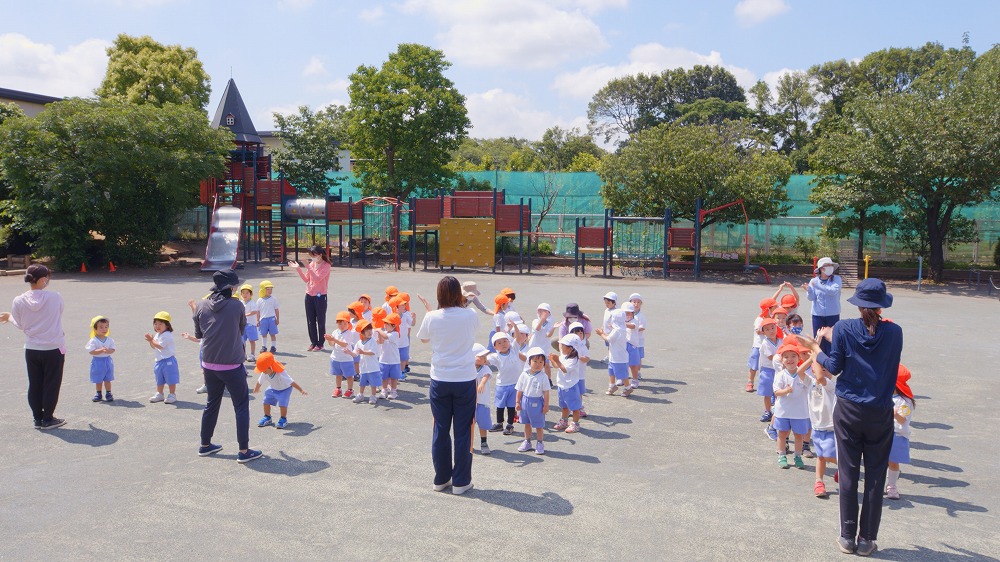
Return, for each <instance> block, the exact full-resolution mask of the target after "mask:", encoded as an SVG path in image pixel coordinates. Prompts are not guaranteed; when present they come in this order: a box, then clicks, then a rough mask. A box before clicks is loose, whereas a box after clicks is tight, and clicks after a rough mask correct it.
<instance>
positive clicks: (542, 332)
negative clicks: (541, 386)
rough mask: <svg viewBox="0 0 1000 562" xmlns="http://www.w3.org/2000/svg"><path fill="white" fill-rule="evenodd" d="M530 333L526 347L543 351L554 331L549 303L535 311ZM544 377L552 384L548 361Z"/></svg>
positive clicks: (542, 304) (543, 304)
mask: <svg viewBox="0 0 1000 562" xmlns="http://www.w3.org/2000/svg"><path fill="white" fill-rule="evenodd" d="M530 328H531V331H530V333H529V334H528V347H540V348H542V349H545V348H547V347H548V346H549V341H550V340H551V339H552V332H553V331H555V322H553V321H552V307H551V306H549V303H547V302H543V303H541V304H539V305H538V308H537V309H535V319H534V320H532V321H531V326H530ZM545 376H546V377H548V378H549V383H550V384H551V383H552V368H551V367H549V363H548V361H546V362H545Z"/></svg>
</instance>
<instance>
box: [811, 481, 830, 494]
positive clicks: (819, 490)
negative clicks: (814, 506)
mask: <svg viewBox="0 0 1000 562" xmlns="http://www.w3.org/2000/svg"><path fill="white" fill-rule="evenodd" d="M813 493H814V494H816V497H817V498H825V497H826V496H827V495H828V494H827V493H826V484H824V483H822V482H820V481H818V480H817V481H816V485H815V486H813Z"/></svg>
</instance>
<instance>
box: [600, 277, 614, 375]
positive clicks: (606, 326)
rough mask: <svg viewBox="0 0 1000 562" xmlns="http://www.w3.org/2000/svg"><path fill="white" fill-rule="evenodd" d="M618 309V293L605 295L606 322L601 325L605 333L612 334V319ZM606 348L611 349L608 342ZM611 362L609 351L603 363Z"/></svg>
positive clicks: (610, 292)
mask: <svg viewBox="0 0 1000 562" xmlns="http://www.w3.org/2000/svg"><path fill="white" fill-rule="evenodd" d="M617 307H618V293H615V292H614V291H608V292H607V293H604V322H603V323H602V324H601V329H602V330H603V331H604V333H609V332H611V329H612V326H611V318H612V317H614V313H615V309H616V308H617ZM604 347H610V344H609V343H608V341H607V340H605V341H604ZM610 360H611V351H610V349H609V350H608V357H607V358H606V359H604V360H602V362H605V363H606V362H608V361H610Z"/></svg>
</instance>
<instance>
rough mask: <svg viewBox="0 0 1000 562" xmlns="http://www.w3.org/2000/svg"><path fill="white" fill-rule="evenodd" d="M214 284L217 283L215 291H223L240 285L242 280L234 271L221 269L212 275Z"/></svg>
mask: <svg viewBox="0 0 1000 562" xmlns="http://www.w3.org/2000/svg"><path fill="white" fill-rule="evenodd" d="M212 282H213V283H215V287H214V288H213V289H214V290H216V291H221V290H223V289H228V288H230V287H236V286H237V285H239V284H240V278H239V276H237V275H236V272H235V271H233V270H232V269H220V270H219V271H216V272H215V273H213V274H212Z"/></svg>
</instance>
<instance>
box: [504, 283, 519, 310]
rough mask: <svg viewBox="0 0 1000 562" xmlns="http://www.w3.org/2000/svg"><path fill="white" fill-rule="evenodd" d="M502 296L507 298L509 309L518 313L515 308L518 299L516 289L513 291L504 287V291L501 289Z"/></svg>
mask: <svg viewBox="0 0 1000 562" xmlns="http://www.w3.org/2000/svg"><path fill="white" fill-rule="evenodd" d="M500 294H501V295H503V296H505V297H507V299H508V301H509V303H508V305H507V309H508V310H515V311H516V309H515V308H514V300H515V299H517V293H515V292H514V289H511V288H510V287H504V288H503V289H500Z"/></svg>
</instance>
